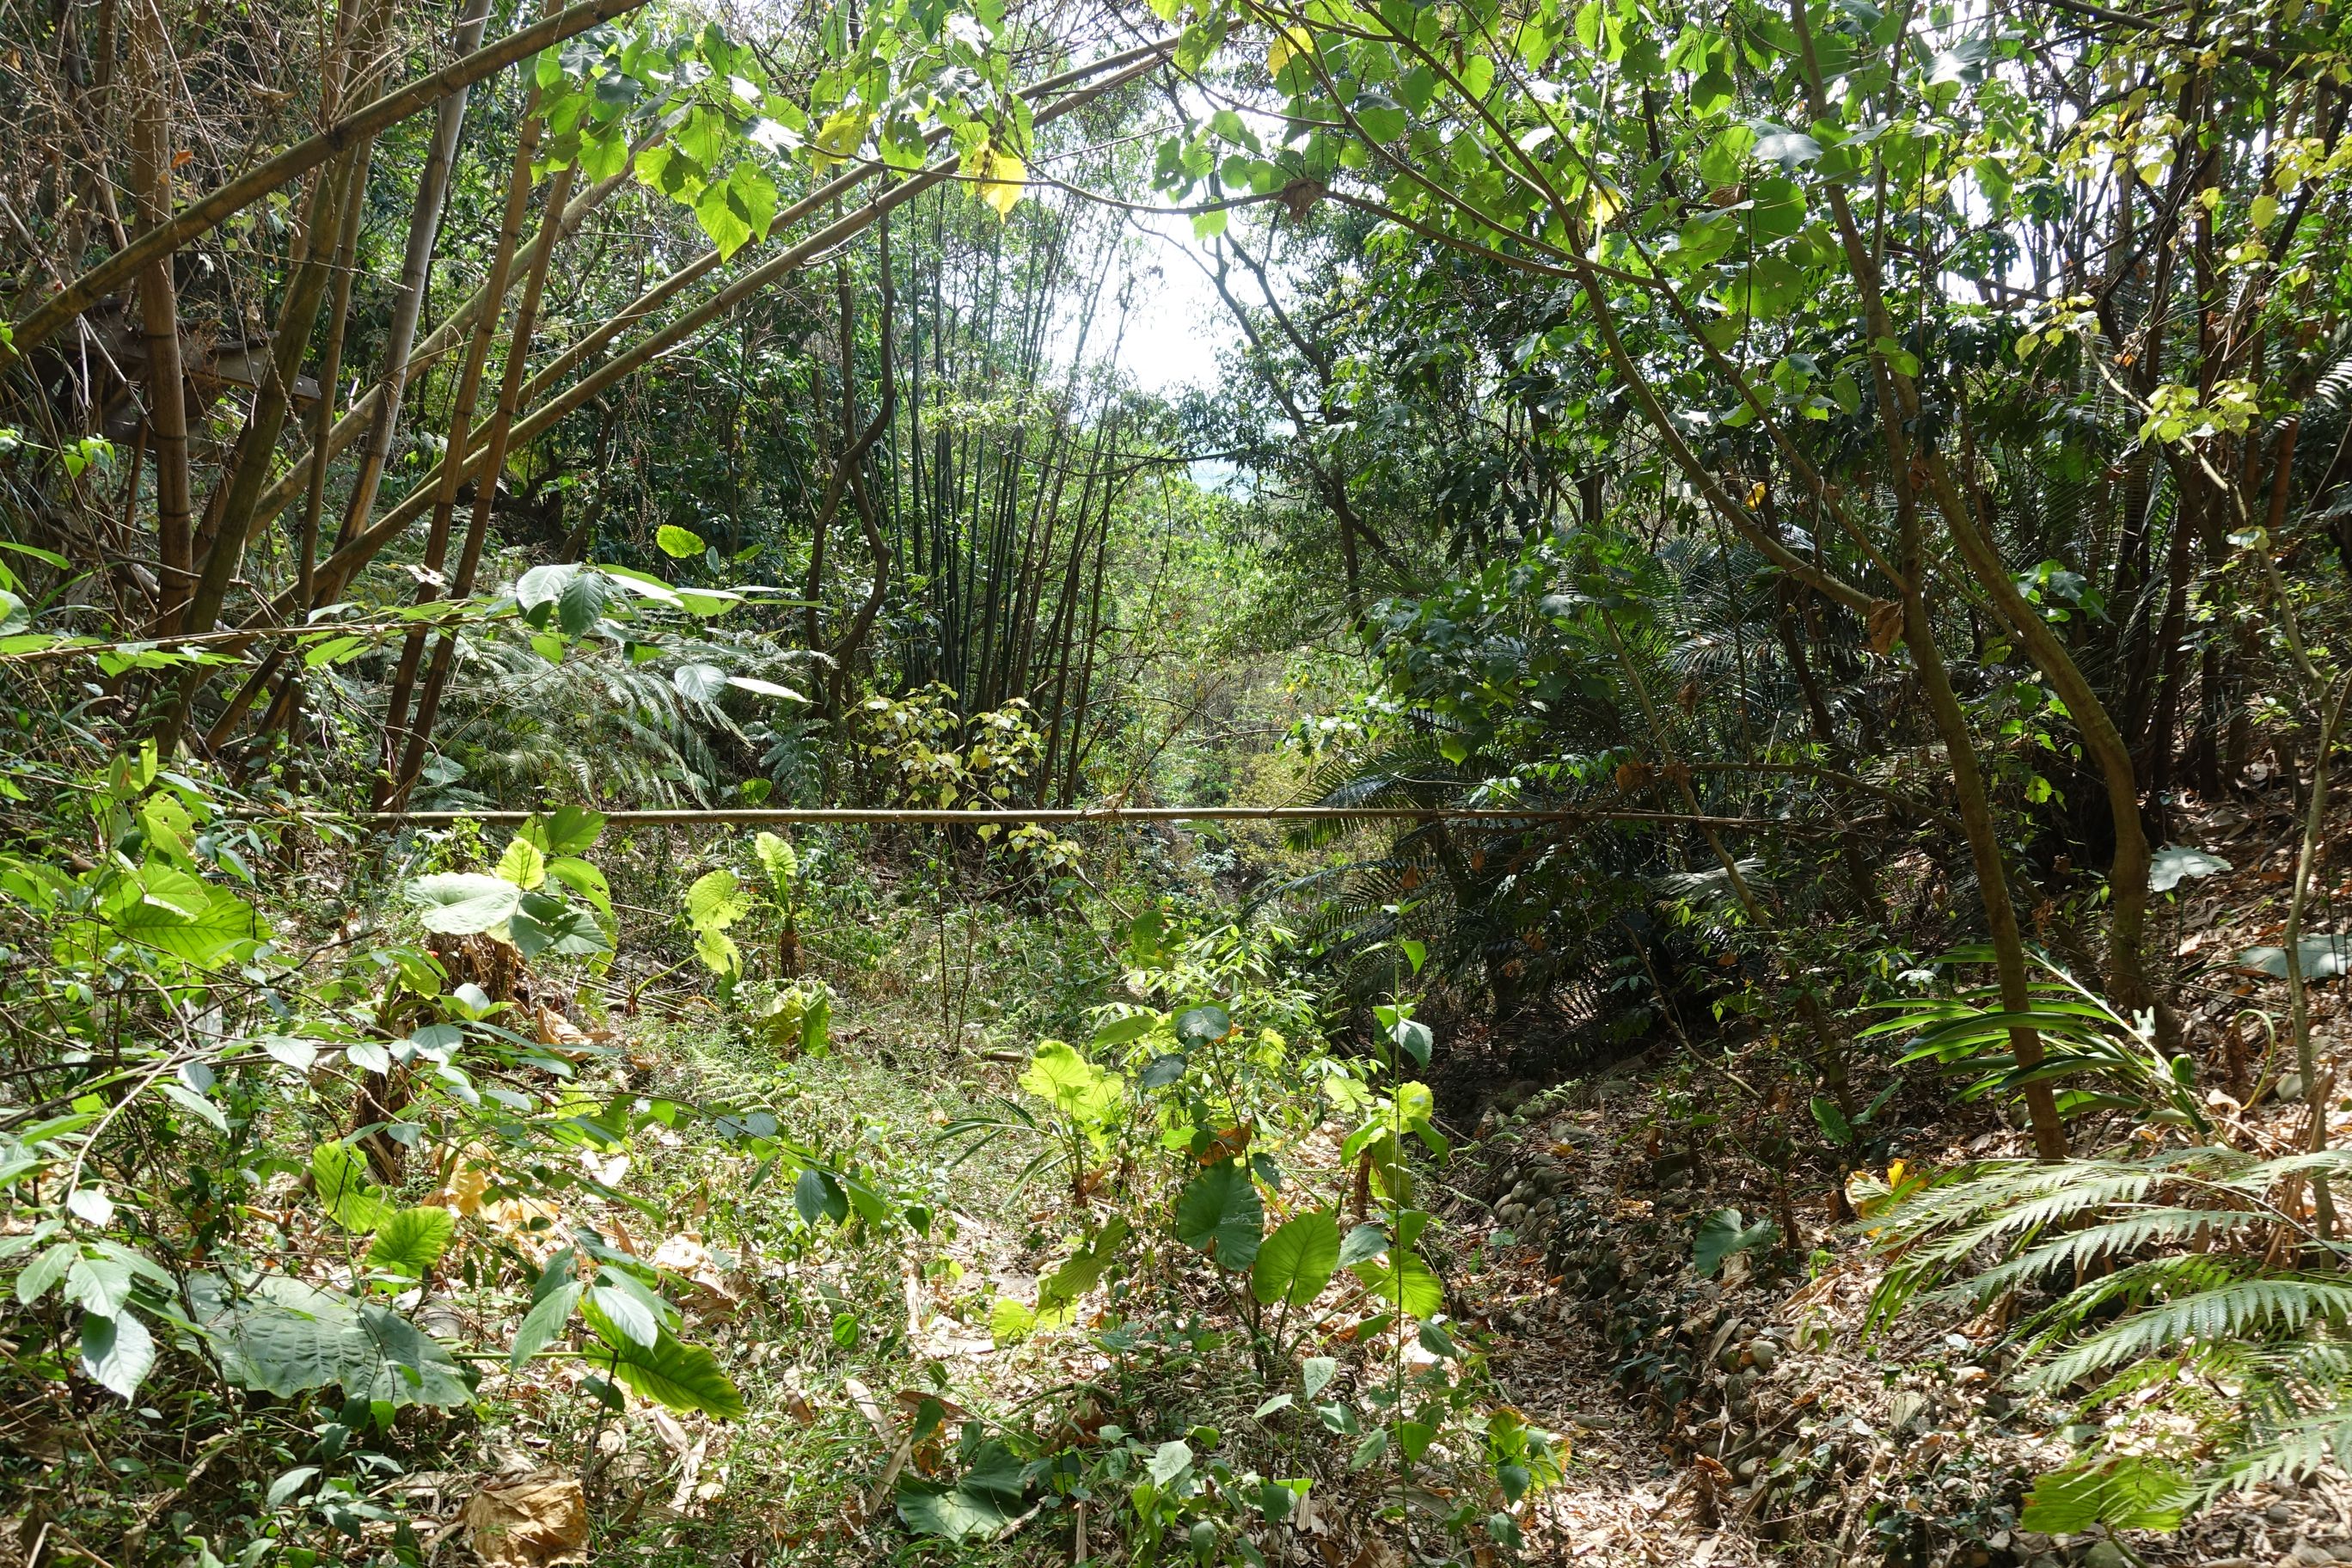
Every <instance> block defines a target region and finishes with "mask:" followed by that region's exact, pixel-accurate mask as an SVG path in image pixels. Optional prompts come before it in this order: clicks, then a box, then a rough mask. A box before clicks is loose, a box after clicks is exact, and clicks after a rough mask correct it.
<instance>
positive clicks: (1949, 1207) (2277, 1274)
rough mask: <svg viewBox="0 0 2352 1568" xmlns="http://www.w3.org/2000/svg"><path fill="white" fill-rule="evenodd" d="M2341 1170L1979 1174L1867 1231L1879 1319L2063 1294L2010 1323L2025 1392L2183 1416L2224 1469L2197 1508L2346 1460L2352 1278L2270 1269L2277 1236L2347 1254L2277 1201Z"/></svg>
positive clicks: (2092, 1466) (2201, 1479)
mask: <svg viewBox="0 0 2352 1568" xmlns="http://www.w3.org/2000/svg"><path fill="white" fill-rule="evenodd" d="M2347 1172H2352V1152H2345V1151H2335V1150H2331V1151H2325V1152H2318V1153H2310V1154H2292V1155H2286V1156H2284V1157H2281V1158H2277V1159H2269V1160H2265V1159H2260V1158H2257V1157H2256V1156H2254V1155H2252V1154H2248V1153H2245V1152H2242V1151H2239V1150H2235V1149H2228V1148H2221V1147H2213V1146H2200V1147H2193V1148H2188V1149H2175V1150H2171V1151H2167V1152H2159V1153H2156V1154H2152V1155H2150V1156H2149V1157H2147V1158H2145V1159H2138V1160H2116V1159H2085V1160H2070V1161H2063V1162H2056V1163H2032V1162H2026V1161H1995V1162H1989V1163H1984V1164H1980V1165H1974V1166H1969V1167H1965V1168H1963V1169H1960V1170H1958V1171H1955V1172H1952V1173H1948V1174H1947V1175H1945V1176H1943V1177H1942V1178H1940V1179H1938V1180H1937V1181H1935V1182H1933V1183H1930V1184H1928V1185H1927V1186H1926V1187H1925V1188H1924V1189H1923V1190H1921V1191H1918V1192H1916V1194H1912V1195H1910V1196H1909V1197H1908V1198H1907V1199H1906V1201H1904V1202H1903V1203H1902V1204H1901V1205H1898V1206H1897V1207H1895V1208H1894V1209H1892V1210H1891V1211H1888V1212H1885V1213H1881V1214H1877V1215H1873V1216H1872V1217H1871V1218H1870V1220H1869V1221H1868V1222H1866V1223H1868V1225H1869V1226H1870V1227H1871V1233H1872V1235H1873V1236H1874V1238H1875V1239H1876V1240H1877V1241H1878V1243H1879V1244H1880V1246H1881V1247H1883V1248H1884V1249H1885V1250H1886V1252H1887V1253H1888V1254H1889V1256H1890V1259H1891V1265H1890V1268H1888V1271H1887V1274H1886V1276H1885V1279H1884V1280H1883V1281H1882V1282H1881V1284H1880V1287H1879V1289H1878V1290H1877V1292H1876V1293H1875V1294H1874V1298H1873V1300H1872V1305H1871V1317H1870V1321H1871V1324H1872V1326H1873V1327H1874V1328H1877V1327H1881V1326H1883V1325H1885V1323H1886V1322H1888V1321H1891V1320H1892V1319H1894V1318H1895V1317H1896V1316H1898V1315H1899V1314H1900V1313H1902V1312H1903V1311H1905V1310H1908V1308H1909V1306H1910V1304H1911V1303H1912V1302H1913V1301H1914V1300H1916V1299H1918V1298H1919V1297H1920V1295H1921V1294H1922V1293H1923V1292H1929V1293H1932V1294H1933V1295H1935V1296H1936V1297H1937V1299H1940V1300H1947V1301H1951V1302H1956V1303H1960V1304H1963V1305H1965V1306H1966V1307H1968V1308H1969V1310H1985V1309H1988V1308H1990V1307H1992V1306H1994V1305H1995V1304H1997V1303H2000V1302H2003V1301H2008V1302H2011V1303H2019V1302H2021V1300H2022V1299H2023V1298H2026V1297H2028V1296H2030V1295H2031V1293H2032V1292H2033V1291H2035V1290H2037V1289H2042V1288H2046V1287H2050V1286H2057V1287H2060V1289H2058V1293H2057V1294H2056V1296H2055V1297H2054V1298H2053V1299H2048V1300H2043V1301H2042V1303H2041V1304H2040V1305H2038V1306H2034V1307H2032V1310H2028V1311H2026V1312H2024V1313H2022V1314H2021V1316H2020V1317H2019V1318H2017V1319H2016V1320H2015V1321H2013V1322H2012V1323H2011V1327H2010V1330H2009V1333H2010V1338H2011V1342H2012V1343H2014V1344H2015V1345H2016V1347H2017V1349H2018V1350H2019V1352H2021V1365H2020V1370H2019V1372H2018V1373H2017V1377H2016V1382H2017V1383H2018V1384H2019V1385H2020V1386H2021V1387H2022V1388H2025V1389H2028V1390H2032V1391H2036V1392H2040V1393H2044V1394H2065V1393H2066V1392H2067V1391H2069V1390H2073V1391H2075V1396H2076V1397H2078V1398H2080V1399H2081V1400H2082V1402H2083V1404H2084V1406H2085V1408H2086V1409H2088V1408H2095V1407H2097V1406H2099V1405H2105V1404H2107V1403H2110V1402H2115V1401H2122V1400H2125V1399H2127V1398H2128V1399H2129V1400H2131V1401H2132V1405H2133V1407H2134V1408H2137V1407H2140V1406H2142V1405H2147V1404H2148V1403H2149V1402H2151V1401H2160V1402H2162V1403H2163V1404H2164V1405H2167V1406H2168V1407H2171V1408H2174V1409H2176V1410H2177V1411H2178V1412H2179V1414H2180V1415H2184V1416H2185V1417H2187V1418H2188V1419H2189V1422H2190V1423H2191V1426H2192V1427H2193V1428H2194V1429H2195V1430H2196V1431H2197V1432H2198V1433H2199V1434H2200V1439H2199V1440H2200V1444H2202V1445H2203V1446H2204V1447H2205V1449H2206V1450H2207V1451H2208V1452H2210V1454H2211V1455H2212V1456H2213V1457H2212V1458H2211V1459H2210V1462H2209V1463H2208V1464H2207V1465H2206V1466H2205V1467H2204V1468H2203V1469H2202V1470H2201V1471H2200V1473H2199V1474H2198V1475H2197V1476H2196V1477H2194V1478H2193V1479H2189V1480H2183V1481H2182V1483H2181V1485H2182V1487H2183V1491H2182V1495H2183V1496H2184V1497H2186V1498H2188V1499H2189V1500H2190V1503H2189V1505H2190V1506H2199V1507H2201V1506H2204V1505H2205V1504H2207V1503H2210V1500H2212V1499H2213V1498H2215V1497H2217V1496H2219V1495H2220V1494H2221V1492H2222V1491H2224V1490H2227V1489H2230V1488H2231V1487H2237V1486H2247V1485H2252V1484H2254V1483H2255V1482H2256V1481H2260V1480H2264V1479H2273V1478H2276V1477H2279V1476H2285V1475H2294V1474H2302V1473H2306V1472H2307V1471H2308V1470H2309V1469H2311V1468H2313V1467H2315V1466H2316V1465H2319V1464H2322V1463H2325V1462H2326V1461H2327V1460H2328V1459H2329V1458H2332V1457H2335V1456H2336V1455H2338V1454H2339V1452H2346V1451H2352V1450H2347V1449H2346V1448H2345V1447H2344V1446H2345V1445H2346V1444H2347V1441H2352V1337H2347V1324H2352V1281H2347V1279H2344V1278H2343V1277H2342V1276H2339V1275H2335V1274H2328V1273H2315V1272H2312V1271H2310V1270H2308V1269H2307V1268H2303V1267H2301V1266H2300V1265H2298V1266H2295V1267H2289V1268H2276V1267H2273V1264H2272V1262H2271V1259H2272V1258H2273V1256H2274V1254H2273V1250H2272V1248H2273V1241H2274V1240H2275V1239H2276V1238H2277V1237H2278V1236H2279V1235H2280V1231H2281V1227H2283V1226H2284V1227H2285V1229H2286V1232H2287V1234H2288V1236H2289V1237H2290V1238H2291V1239H2293V1240H2294V1241H2295V1242H2297V1244H2298V1245H2297V1246H2296V1247H2295V1249H2294V1251H2295V1252H2296V1253H2298V1254H2305V1255H2307V1254H2308V1253H2309V1252H2311V1251H2314V1250H2316V1251H2318V1252H2319V1253H2320V1254H2322V1255H2323V1256H2340V1255H2341V1253H2340V1252H2339V1250H2338V1249H2337V1248H2336V1247H2334V1246H2333V1245H2332V1244H2330V1243H2327V1242H2326V1241H2325V1240H2324V1239H2323V1238H2320V1237H2316V1236H2315V1235H2313V1234H2312V1233H2311V1232H2310V1231H2309V1230H2308V1229H2307V1228H2306V1227H2305V1226H2303V1224H2302V1223H2301V1222H2300V1221H2299V1220H2298V1219H2297V1217H2296V1213H2297V1211H2294V1210H2290V1209H2287V1208H2284V1207H2282V1206H2281V1205H2280V1204H2279V1202H2278V1194H2280V1193H2281V1192H2282V1191H2284V1190H2287V1188H2288V1186H2289V1185H2290V1184H2299V1183H2302V1182H2305V1181H2308V1180H2309V1179H2310V1178H2311V1177H2313V1176H2315V1175H2320V1174H2329V1175H2341V1174H2344V1173H2347ZM1988 1258H1990V1261H1988ZM2027 1304H2030V1303H2027ZM2223 1389H2226V1390H2227V1391H2228V1392H2227V1393H2223V1392H2221V1390H2223ZM2116 1462H2118V1463H2119V1462H2121V1461H2116ZM2101 1464H2102V1462H2101V1461H2095V1460H2094V1461H2086V1462H2085V1463H2084V1465H2082V1466H2077V1467H2075V1468H2073V1469H2070V1470H2069V1471H2067V1472H2065V1475H2064V1476H2062V1477H2053V1478H2049V1479H2048V1481H2047V1484H2048V1485H2049V1486H2050V1487H2052V1488H2053V1490H2052V1491H2051V1493H2050V1496H2051V1498H2052V1499H2053V1502H2052V1504H2051V1506H2052V1507H2058V1506H2060V1502H2061V1500H2066V1499H2073V1500H2074V1501H2077V1502H2079V1501H2082V1499H2081V1498H2076V1497H2075V1493H2076V1492H2079V1491H2082V1489H2083V1488H2085V1487H2089V1488H2092V1489H2094V1490H2095V1489H2096V1488H2097V1486H2099V1485H2102V1484H2104V1483H2103V1482H2101V1481H2100V1480H2099V1478H2100V1477H2101V1476H2103V1475H2105V1474H2106V1471H2105V1470H2104V1469H2102V1468H2101ZM2068 1478H2073V1479H2068ZM2070 1488H2071V1489H2072V1490H2070ZM2039 1495H2040V1494H2039V1493H2037V1496H2039ZM2100 1495H2101V1496H2105V1494H2104V1493H2101V1494H2100ZM2088 1496H2089V1494H2088V1493H2084V1497H2088ZM2065 1506H2073V1505H2072V1503H2067V1504H2066V1505H2065ZM2101 1506H2102V1507H2104V1506H2105V1504H2101ZM2103 1517H2104V1516H2103Z"/></svg>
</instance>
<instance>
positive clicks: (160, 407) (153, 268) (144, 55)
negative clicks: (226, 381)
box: [131, 0, 196, 626]
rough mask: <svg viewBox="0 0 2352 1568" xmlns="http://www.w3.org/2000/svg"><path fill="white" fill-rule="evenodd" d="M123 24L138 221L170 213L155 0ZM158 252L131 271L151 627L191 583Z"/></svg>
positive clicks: (163, 67)
mask: <svg viewBox="0 0 2352 1568" xmlns="http://www.w3.org/2000/svg"><path fill="white" fill-rule="evenodd" d="M133 24H134V25H133V26H132V29H131V58H132V60H133V62H134V64H133V70H134V72H135V81H136V85H135V89H134V90H135V91H136V92H137V93H138V100H137V101H136V102H135V103H134V104H133V106H132V109H131V184H132V185H133V186H134V192H133V194H134V195H135V197H136V199H137V201H138V204H139V216H140V220H141V224H142V228H152V227H156V226H160V225H162V224H163V223H166V222H168V221H169V220H170V217H171V213H172V142H171V117H170V112H169V109H168V104H169V101H170V98H169V94H170V91H171V79H170V76H171V73H170V68H169V64H168V61H169V56H170V52H171V35H170V32H169V24H168V23H167V22H166V21H165V19H164V16H163V5H162V0H138V10H137V13H136V15H135V16H134V18H133ZM172 260H173V258H172V257H171V255H170V253H168V252H167V253H165V254H164V255H163V256H162V257H159V258H156V259H155V260H154V261H152V262H151V263H149V264H148V265H147V266H146V267H145V268H142V269H141V271H140V274H139V314H140V322H141V325H142V328H143V329H144V331H145V332H146V337H147V424H148V428H149V430H150V431H151V432H152V436H153V445H154V448H155V557H156V560H157V562H158V563H160V565H159V567H158V571H157V574H156V575H157V583H158V585H159V589H160V593H159V596H158V602H157V605H156V611H155V622H156V625H157V626H170V625H173V624H174V623H175V622H176V621H177V619H178V617H179V613H180V609H181V606H183V605H185V604H186V603H187V598H188V595H189V594H190V593H191V592H193V591H194V587H195V583H196V562H195V536H194V532H193V531H192V529H191V527H190V520H191V514H192V507H191V503H190V500H189V495H190V487H189V483H188V398H187V383H186V380H185V376H184V371H183V369H182V366H181V363H180V306H179V294H178V289H177V288H176V286H175V283H174V280H173V274H172Z"/></svg>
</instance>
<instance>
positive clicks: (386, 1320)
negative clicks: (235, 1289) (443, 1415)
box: [188, 1274, 473, 1408]
mask: <svg viewBox="0 0 2352 1568" xmlns="http://www.w3.org/2000/svg"><path fill="white" fill-rule="evenodd" d="M188 1299H189V1302H190V1304H191V1305H192V1306H193V1307H194V1309H195V1321H196V1322H197V1324H198V1325H199V1326H200V1327H202V1328H203V1329H204V1331H205V1334H206V1336H207V1337H208V1338H210V1339H211V1341H212V1342H213V1346H214V1349H215V1352H216V1353H217V1354H218V1356H219V1358H220V1363H221V1370H222V1371H223V1372H224V1373H226V1374H227V1375H228V1378H229V1381H230V1382H232V1383H235V1384H238V1385H240V1386H241V1387H246V1388H258V1389H264V1390H267V1391H268V1393H271V1394H277V1395H278V1397H279V1398H281V1399H285V1398H290V1397H291V1396H293V1395H294V1394H299V1393H301V1392H302V1391H303V1390H304V1389H307V1388H323V1387H327V1386H330V1385H332V1386H336V1387H340V1388H341V1389H342V1391H343V1393H344V1394H345V1395H346V1396H347V1397H349V1398H352V1399H366V1400H370V1401H381V1402H383V1403H384V1404H387V1405H393V1406H394V1407H395V1408H397V1407H399V1406H401V1405H463V1404H465V1403H466V1402H467V1400H469V1399H471V1398H472V1397H473V1390H472V1389H471V1388H470V1387H468V1386H467V1383H466V1379H465V1376H464V1374H463V1373H462V1372H461V1371H460V1369H459V1368H458V1365H457V1363H456V1362H454V1361H452V1360H451V1359H450V1358H449V1352H447V1351H446V1350H444V1349H442V1348H441V1344H440V1342H438V1341H436V1340H435V1339H434V1338H433V1337H432V1336H431V1335H429V1334H427V1333H425V1331H422V1330H420V1329H419V1328H417V1327H416V1325H415V1324H414V1323H412V1322H410V1321H408V1320H407V1319H405V1318H403V1317H402V1316H400V1315H399V1314H398V1313H396V1312H394V1311H392V1310H389V1309H387V1308H383V1307H379V1306H376V1305H374V1304H373V1303H368V1302H358V1301H353V1300H352V1299H351V1298H350V1297H348V1296H343V1295H340V1294H338V1293H336V1292H334V1291H331V1290H321V1289H316V1288H315V1287H312V1286H310V1285H305V1284H303V1283H302V1282H301V1281H300V1280H299V1279H288V1278H287V1277H285V1276H283V1275H269V1276H266V1277H264V1278H262V1279H258V1280H256V1281H255V1282H254V1286H253V1289H252V1291H251V1293H250V1294H248V1295H245V1296H237V1297H233V1296H232V1295H231V1293H230V1291H229V1289H228V1287H227V1285H226V1283H225V1282H224V1281H223V1280H222V1279H221V1278H220V1276H218V1275H216V1274H198V1275H194V1276H191V1277H190V1279H189V1281H188Z"/></svg>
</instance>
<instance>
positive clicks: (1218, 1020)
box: [1176, 1003, 1234, 1046]
mask: <svg viewBox="0 0 2352 1568" xmlns="http://www.w3.org/2000/svg"><path fill="white" fill-rule="evenodd" d="M1233 1026H1234V1024H1233V1019H1232V1018H1231V1017H1230V1016H1227V1015H1226V1012H1225V1010H1224V1009H1223V1007H1220V1006H1218V1005H1215V1004H1214V1003H1211V1004H1208V1005H1204V1006H1200V1007H1187V1008H1186V1009H1185V1010H1184V1011H1183V1013H1182V1014H1181V1015H1180V1016H1178V1017H1177V1019H1176V1037H1177V1038H1178V1039H1180V1040H1181V1041H1183V1042H1184V1043H1185V1044H1186V1045H1188V1046H1205V1045H1207V1044H1208V1043H1209V1042H1210V1041H1212V1040H1220V1039H1223V1038H1224V1036H1225V1031H1226V1030H1228V1029H1230V1028H1232V1027H1233Z"/></svg>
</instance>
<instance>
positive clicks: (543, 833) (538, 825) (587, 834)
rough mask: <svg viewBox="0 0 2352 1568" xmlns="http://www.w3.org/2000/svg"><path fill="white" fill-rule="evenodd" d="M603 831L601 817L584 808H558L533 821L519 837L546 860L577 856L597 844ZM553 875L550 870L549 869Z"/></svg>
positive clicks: (526, 825) (600, 813) (526, 824)
mask: <svg viewBox="0 0 2352 1568" xmlns="http://www.w3.org/2000/svg"><path fill="white" fill-rule="evenodd" d="M603 832H604V813H602V812H597V811H591V810H589V809H588V808H587V807H586V806H584V805H559V806H557V807H556V808H555V810H554V812H553V813H552V814H551V815H546V816H534V817H532V818H531V819H530V821H529V822H526V823H524V824H523V825H522V830H521V832H520V835H518V837H523V838H528V839H529V840H530V841H531V842H532V843H533V844H536V845H538V846H539V848H540V852H541V854H543V855H545V856H546V857H547V858H549V859H553V858H555V857H557V856H559V855H577V854H580V853H581V852H583V850H585V849H587V848H588V847H589V846H591V845H593V844H594V843H595V842H596V839H597V837H598V836H599V835H600V834H602V833H603ZM548 869H549V870H551V871H552V870H553V869H554V868H553V867H549V868H548Z"/></svg>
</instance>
